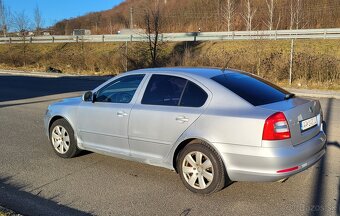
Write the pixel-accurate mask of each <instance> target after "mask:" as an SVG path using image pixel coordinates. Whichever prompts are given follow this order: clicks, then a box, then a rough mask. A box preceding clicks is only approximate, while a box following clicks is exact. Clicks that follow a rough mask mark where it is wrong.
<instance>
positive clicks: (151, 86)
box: [142, 75, 187, 106]
mask: <svg viewBox="0 0 340 216" xmlns="http://www.w3.org/2000/svg"><path fill="white" fill-rule="evenodd" d="M186 83H187V80H186V79H184V78H181V77H176V76H168V75H152V77H151V79H150V81H149V83H148V86H147V87H146V89H145V93H144V96H143V99H142V104H150V105H164V106H178V104H179V101H180V98H181V96H182V92H183V90H184V88H185V85H186Z"/></svg>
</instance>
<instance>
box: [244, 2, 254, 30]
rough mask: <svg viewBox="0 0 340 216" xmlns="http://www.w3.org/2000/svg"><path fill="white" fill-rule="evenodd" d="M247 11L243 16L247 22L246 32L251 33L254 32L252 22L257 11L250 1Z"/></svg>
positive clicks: (247, 3)
mask: <svg viewBox="0 0 340 216" xmlns="http://www.w3.org/2000/svg"><path fill="white" fill-rule="evenodd" d="M245 8H246V10H245V12H244V13H243V14H241V16H242V18H243V19H244V21H245V22H246V30H247V31H251V30H252V22H253V18H254V16H255V14H256V11H257V9H256V8H253V7H252V6H251V4H250V0H247V1H246V7H245Z"/></svg>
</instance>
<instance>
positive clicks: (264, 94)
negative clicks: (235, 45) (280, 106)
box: [212, 73, 288, 106]
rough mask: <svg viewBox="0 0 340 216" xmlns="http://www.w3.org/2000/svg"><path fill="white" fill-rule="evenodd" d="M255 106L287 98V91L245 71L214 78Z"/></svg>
mask: <svg viewBox="0 0 340 216" xmlns="http://www.w3.org/2000/svg"><path fill="white" fill-rule="evenodd" d="M212 79H213V80H214V81H216V82H218V83H219V84H221V85H223V86H224V87H226V88H227V89H229V90H230V91H232V92H234V93H235V94H237V95H238V96H240V97H241V98H243V99H244V100H246V101H248V102H249V103H251V104H252V105H254V106H260V105H264V104H269V103H275V102H279V101H283V100H285V96H286V94H288V92H287V91H285V90H284V89H281V88H280V87H278V86H275V85H274V84H272V83H269V82H268V81H266V80H263V79H261V78H259V77H255V76H252V75H250V74H249V75H248V74H245V73H225V74H222V75H218V76H215V77H213V78H212Z"/></svg>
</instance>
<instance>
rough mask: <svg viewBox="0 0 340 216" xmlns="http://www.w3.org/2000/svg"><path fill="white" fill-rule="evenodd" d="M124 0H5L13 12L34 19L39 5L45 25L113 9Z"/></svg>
mask: <svg viewBox="0 0 340 216" xmlns="http://www.w3.org/2000/svg"><path fill="white" fill-rule="evenodd" d="M122 1H123V0H4V3H5V5H6V6H7V7H9V8H10V10H11V12H22V11H23V10H24V11H25V13H26V14H27V15H28V16H29V17H30V18H31V19H33V13H34V9H35V8H36V6H37V5H38V6H39V8H40V10H41V13H42V16H43V19H44V26H45V27H46V26H51V25H53V24H54V23H55V22H56V21H60V20H62V19H67V18H71V17H77V16H80V15H84V14H86V13H88V12H94V11H101V10H107V9H111V8H112V7H114V6H116V5H118V4H119V3H121V2H122Z"/></svg>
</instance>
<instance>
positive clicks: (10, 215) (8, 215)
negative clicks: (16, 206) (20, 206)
mask: <svg viewBox="0 0 340 216" xmlns="http://www.w3.org/2000/svg"><path fill="white" fill-rule="evenodd" d="M0 215H1V216H2V215H4V216H23V215H21V214H18V213H15V212H14V211H12V210H9V209H6V208H5V207H2V206H0Z"/></svg>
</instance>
